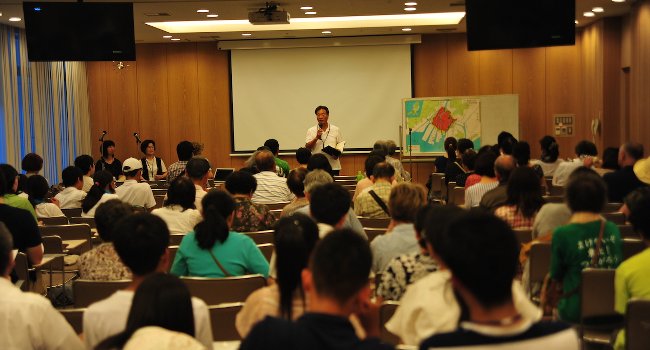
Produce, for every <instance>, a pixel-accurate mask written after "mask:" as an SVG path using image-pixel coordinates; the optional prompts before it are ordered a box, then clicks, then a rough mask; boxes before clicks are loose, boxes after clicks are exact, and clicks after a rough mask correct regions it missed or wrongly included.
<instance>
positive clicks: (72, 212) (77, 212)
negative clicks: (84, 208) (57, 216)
mask: <svg viewBox="0 0 650 350" xmlns="http://www.w3.org/2000/svg"><path fill="white" fill-rule="evenodd" d="M61 211H62V212H63V215H65V216H66V217H68V218H72V217H75V216H81V208H72V209H61Z"/></svg>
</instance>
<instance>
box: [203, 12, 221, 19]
mask: <svg viewBox="0 0 650 350" xmlns="http://www.w3.org/2000/svg"><path fill="white" fill-rule="evenodd" d="M205 17H208V18H217V17H219V15H217V14H214V13H211V14H209V15H207V16H205Z"/></svg>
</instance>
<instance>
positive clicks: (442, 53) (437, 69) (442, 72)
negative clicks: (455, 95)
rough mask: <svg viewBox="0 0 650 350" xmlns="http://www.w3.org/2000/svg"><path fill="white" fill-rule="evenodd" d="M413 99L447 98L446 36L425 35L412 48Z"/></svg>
mask: <svg viewBox="0 0 650 350" xmlns="http://www.w3.org/2000/svg"><path fill="white" fill-rule="evenodd" d="M413 67H415V72H414V73H415V74H414V75H415V79H414V81H413V86H414V90H413V96H414V97H435V96H447V95H448V93H447V91H448V89H447V36H445V35H425V36H423V37H422V43H421V44H419V45H415V47H414V48H413Z"/></svg>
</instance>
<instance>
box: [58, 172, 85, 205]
mask: <svg viewBox="0 0 650 350" xmlns="http://www.w3.org/2000/svg"><path fill="white" fill-rule="evenodd" d="M61 175H62V176H61V177H62V178H63V187H65V188H64V189H63V191H61V192H59V193H58V194H57V195H56V196H54V198H56V200H58V201H59V206H60V207H61V209H75V208H81V202H82V201H83V200H84V198H86V192H84V191H82V189H83V186H84V179H83V176H84V174H83V172H82V171H81V169H79V168H77V167H75V166H69V167H67V168H65V169H63V172H62V174H61Z"/></svg>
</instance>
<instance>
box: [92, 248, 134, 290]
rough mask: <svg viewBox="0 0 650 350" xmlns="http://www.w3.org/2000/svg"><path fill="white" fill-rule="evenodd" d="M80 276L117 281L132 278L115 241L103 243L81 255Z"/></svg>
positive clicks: (96, 279)
mask: <svg viewBox="0 0 650 350" xmlns="http://www.w3.org/2000/svg"><path fill="white" fill-rule="evenodd" d="M79 277H80V278H82V279H85V280H95V281H116V280H128V279H131V271H129V269H128V268H127V267H126V266H124V264H122V261H121V260H120V257H119V256H118V255H117V252H116V251H115V248H113V243H102V244H100V245H98V246H97V247H96V248H94V249H92V250H90V251H88V252H85V253H83V254H82V255H81V256H80V257H79Z"/></svg>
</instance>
